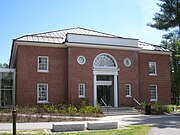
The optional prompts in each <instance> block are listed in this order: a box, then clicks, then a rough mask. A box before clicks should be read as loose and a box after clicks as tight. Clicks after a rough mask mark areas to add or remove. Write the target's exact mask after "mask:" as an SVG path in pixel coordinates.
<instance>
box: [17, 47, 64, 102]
mask: <svg viewBox="0 0 180 135" xmlns="http://www.w3.org/2000/svg"><path fill="white" fill-rule="evenodd" d="M38 56H48V57H49V73H39V72H37V65H38ZM66 56H67V50H66V49H63V48H48V47H32V46H19V47H18V51H17V54H16V57H17V58H18V59H17V61H16V66H15V67H16V102H17V104H18V105H27V104H28V105H35V104H36V103H37V83H48V88H49V89H48V93H49V97H48V98H49V99H48V100H49V102H50V103H62V102H64V101H65V100H67V57H66Z"/></svg>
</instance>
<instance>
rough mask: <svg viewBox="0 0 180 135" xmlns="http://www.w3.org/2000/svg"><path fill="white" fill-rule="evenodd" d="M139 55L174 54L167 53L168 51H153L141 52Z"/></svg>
mask: <svg viewBox="0 0 180 135" xmlns="http://www.w3.org/2000/svg"><path fill="white" fill-rule="evenodd" d="M139 53H147V54H161V55H171V54H172V52H170V51H169V52H167V51H152V50H143V49H141V50H139Z"/></svg>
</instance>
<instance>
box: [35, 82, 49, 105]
mask: <svg viewBox="0 0 180 135" xmlns="http://www.w3.org/2000/svg"><path fill="white" fill-rule="evenodd" d="M39 85H47V100H46V101H39V100H38V97H39ZM48 89H49V88H48V84H47V83H38V84H37V103H48V96H49V94H48Z"/></svg>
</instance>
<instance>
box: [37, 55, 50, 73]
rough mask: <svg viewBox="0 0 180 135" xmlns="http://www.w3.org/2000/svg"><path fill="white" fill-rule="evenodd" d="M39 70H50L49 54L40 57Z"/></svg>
mask: <svg viewBox="0 0 180 135" xmlns="http://www.w3.org/2000/svg"><path fill="white" fill-rule="evenodd" d="M38 72H48V57H47V56H39V57H38Z"/></svg>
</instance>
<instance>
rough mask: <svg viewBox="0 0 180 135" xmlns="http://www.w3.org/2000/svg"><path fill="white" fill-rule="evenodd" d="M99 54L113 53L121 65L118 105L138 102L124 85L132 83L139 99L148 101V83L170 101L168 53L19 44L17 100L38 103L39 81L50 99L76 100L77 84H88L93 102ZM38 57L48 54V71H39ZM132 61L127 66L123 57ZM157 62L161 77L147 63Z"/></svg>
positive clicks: (53, 100)
mask: <svg viewBox="0 0 180 135" xmlns="http://www.w3.org/2000/svg"><path fill="white" fill-rule="evenodd" d="M100 53H108V54H110V55H112V56H113V57H114V58H115V59H116V61H117V64H118V67H119V72H118V96H119V99H118V100H119V105H120V106H126V105H128V106H129V105H136V103H135V102H134V101H133V100H132V98H126V97H125V84H129V83H130V84H131V85H132V97H134V98H136V99H137V100H138V101H144V100H145V101H149V98H150V93H149V84H157V85H158V99H159V101H160V102H162V103H163V104H167V103H170V72H169V56H167V55H155V54H142V53H140V54H139V53H138V52H136V51H125V50H112V49H108V48H107V49H95V48H75V47H69V48H48V47H37V46H36V47H32V46H19V47H18V51H17V54H16V64H15V67H16V73H17V77H16V101H17V104H18V105H27V104H29V105H35V104H36V103H37V83H48V87H49V102H50V103H63V102H64V101H67V100H68V101H69V102H71V103H77V102H79V101H80V100H81V99H79V95H78V83H85V84H86V100H87V101H88V102H89V103H91V104H93V94H94V93H93V70H92V67H93V60H94V59H95V57H96V56H97V55H99V54H100ZM79 55H83V56H85V57H86V63H85V64H84V65H79V64H78V63H77V57H78V56H79ZM38 56H48V57H49V73H38V72H37V63H38ZM125 58H129V59H130V60H131V62H132V64H131V66H130V67H126V66H124V63H123V62H124V59H125ZM150 61H152V62H153V61H154V62H156V63H157V73H158V76H156V77H155V76H149V65H148V62H150Z"/></svg>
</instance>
